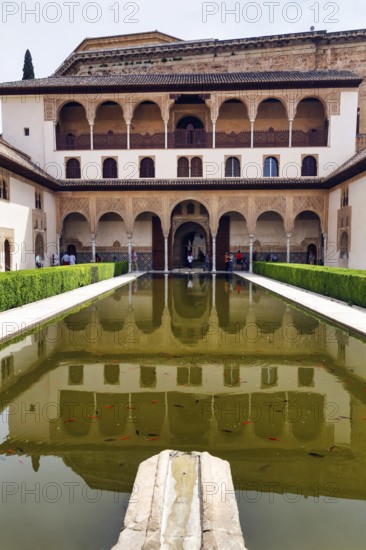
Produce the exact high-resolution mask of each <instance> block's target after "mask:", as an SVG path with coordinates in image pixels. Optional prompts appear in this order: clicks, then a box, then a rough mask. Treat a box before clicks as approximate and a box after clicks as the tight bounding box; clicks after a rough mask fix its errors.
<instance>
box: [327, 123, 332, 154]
mask: <svg viewBox="0 0 366 550" xmlns="http://www.w3.org/2000/svg"><path fill="white" fill-rule="evenodd" d="M331 120H332V119H331V118H330V117H329V118H328V141H327V145H328V147H330V132H331Z"/></svg>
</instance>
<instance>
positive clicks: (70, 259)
mask: <svg viewBox="0 0 366 550" xmlns="http://www.w3.org/2000/svg"><path fill="white" fill-rule="evenodd" d="M61 263H62V265H75V264H76V256H75V255H74V254H68V253H67V252H65V254H64V255H63V256H62V258H61Z"/></svg>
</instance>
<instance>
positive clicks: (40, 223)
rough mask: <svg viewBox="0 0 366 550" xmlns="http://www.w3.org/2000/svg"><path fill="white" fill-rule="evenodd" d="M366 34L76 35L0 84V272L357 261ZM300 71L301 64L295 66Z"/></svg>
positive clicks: (364, 259) (361, 258) (364, 159)
mask: <svg viewBox="0 0 366 550" xmlns="http://www.w3.org/2000/svg"><path fill="white" fill-rule="evenodd" d="M365 50H366V31H364V30H361V31H347V32H343V33H330V34H327V33H325V32H323V31H319V32H310V33H297V34H291V35H281V36H273V37H263V38H255V39H239V40H224V41H218V40H214V41H212V40H197V41H189V42H185V41H182V40H180V39H177V38H174V37H172V36H169V35H166V34H163V33H160V32H157V31H155V32H151V33H140V34H134V35H125V36H115V37H104V38H97V39H85V40H84V41H83V42H82V43H81V44H80V45H79V46H78V47H77V48H76V49H75V50H74V51H73V52H72V54H71V55H70V56H69V57H68V58H67V59H66V60H65V62H64V63H63V64H62V65H61V67H59V68H58V69H57V71H56V72H55V73H54V74H53V75H52V76H50V77H48V78H42V79H35V80H27V81H20V82H10V83H5V84H2V85H1V87H0V94H1V98H2V113H3V136H2V138H1V140H0V167H1V185H0V251H1V256H0V259H1V266H2V269H3V270H14V269H24V268H32V267H34V265H35V256H36V254H41V256H42V257H43V258H44V265H49V264H51V265H52V262H53V259H54V257H55V254H58V255H61V254H62V252H63V251H66V250H69V251H74V252H75V253H76V255H77V259H78V262H79V263H81V262H85V261H92V260H95V258H96V254H98V255H99V257H101V259H102V260H110V261H113V260H117V259H122V258H130V259H131V251H132V249H135V250H136V251H137V252H138V256H139V268H140V269H156V270H165V271H168V270H170V269H173V268H178V267H180V266H184V265H185V264H186V257H187V251H188V250H192V252H193V256H194V258H195V259H198V257H199V255H200V256H201V257H202V254H204V255H205V256H206V255H210V256H211V258H212V267H213V269H214V270H215V269H224V267H225V264H224V256H225V252H226V251H227V250H231V251H232V252H235V251H236V250H238V249H240V250H241V251H243V252H244V254H245V255H246V256H247V259H248V260H249V264H250V268H251V266H252V260H253V254H254V253H255V256H256V257H257V259H266V258H267V257H268V256H269V255H271V254H272V255H275V256H277V258H278V259H279V260H281V261H288V262H297V263H307V262H309V257H313V256H315V261H316V262H317V263H325V264H326V265H335V266H343V267H351V268H361V269H365V268H366V256H365V254H364V250H363V248H364V247H363V243H364V240H365V237H366V230H365V226H364V223H363V207H364V205H365V203H366V187H365V185H366V184H365V182H364V178H365V175H364V174H365V169H366V149H365V148H364V147H365V146H366V140H364V135H363V134H362V131H363V129H364V127H365V128H366V112H365V115H363V113H364V111H365V108H366V103H365V100H364V88H363V86H364V84H363V76H365V75H364V72H365V69H364V64H363V61H362V60H363V57H362V53H365ZM299 69H300V70H299Z"/></svg>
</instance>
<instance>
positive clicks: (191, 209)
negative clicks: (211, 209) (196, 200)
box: [187, 202, 194, 214]
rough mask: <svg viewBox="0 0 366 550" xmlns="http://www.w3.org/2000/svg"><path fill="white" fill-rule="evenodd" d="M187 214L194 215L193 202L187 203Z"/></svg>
mask: <svg viewBox="0 0 366 550" xmlns="http://www.w3.org/2000/svg"><path fill="white" fill-rule="evenodd" d="M187 214H194V204H193V202H189V203H188V204H187Z"/></svg>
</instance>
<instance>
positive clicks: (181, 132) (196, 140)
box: [175, 116, 206, 147]
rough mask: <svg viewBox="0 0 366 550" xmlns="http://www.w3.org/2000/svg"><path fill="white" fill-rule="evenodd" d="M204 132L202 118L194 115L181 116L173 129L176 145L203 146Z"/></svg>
mask: <svg viewBox="0 0 366 550" xmlns="http://www.w3.org/2000/svg"><path fill="white" fill-rule="evenodd" d="M205 143H206V132H205V129H204V125H203V122H202V120H200V119H199V118H197V117H195V116H184V117H183V118H181V119H180V120H179V121H178V123H177V126H176V130H175V146H176V147H204V146H205Z"/></svg>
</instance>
